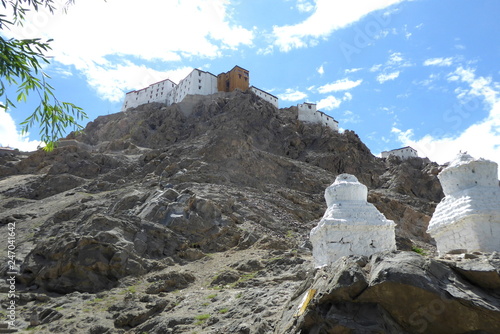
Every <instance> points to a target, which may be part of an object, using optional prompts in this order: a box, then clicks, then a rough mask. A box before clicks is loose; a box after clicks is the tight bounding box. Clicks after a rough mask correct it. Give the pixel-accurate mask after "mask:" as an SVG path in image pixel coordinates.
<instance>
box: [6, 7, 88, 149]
mask: <svg viewBox="0 0 500 334" xmlns="http://www.w3.org/2000/svg"><path fill="white" fill-rule="evenodd" d="M69 3H72V1H68V2H67V4H69ZM1 4H2V6H3V7H4V8H7V6H10V7H11V8H12V17H13V19H12V22H11V21H8V20H7V19H6V16H5V15H0V29H4V28H8V27H9V26H10V25H13V24H20V25H22V22H23V21H24V20H25V15H26V13H27V12H28V11H29V8H28V7H30V6H31V7H32V8H33V9H34V10H38V9H39V7H40V6H45V7H46V8H48V9H49V11H50V12H51V13H53V11H54V9H55V7H54V6H53V1H52V0H24V1H23V0H9V1H7V0H1ZM22 4H25V5H28V7H23V6H22ZM50 42H51V40H48V41H46V42H43V41H41V40H40V39H39V38H35V39H20V40H19V39H14V38H11V39H5V38H3V37H2V36H0V97H4V98H5V102H4V104H3V105H2V104H0V108H4V109H5V110H7V109H8V108H15V107H16V105H15V103H14V102H13V101H12V99H10V98H9V96H7V94H6V88H7V86H17V96H16V102H26V101H27V99H28V96H29V95H30V94H35V95H36V96H38V97H39V99H40V104H39V105H38V106H37V107H36V108H35V110H34V112H33V113H32V114H31V115H30V116H29V117H28V118H27V119H26V120H25V121H23V122H22V123H21V125H22V133H23V134H26V133H27V132H28V131H29V129H30V128H32V127H33V126H34V125H35V124H39V125H40V139H41V140H42V141H43V142H45V143H46V146H45V150H47V151H51V150H52V149H53V148H54V146H55V141H56V140H57V139H58V138H60V137H62V136H63V135H64V130H65V128H67V127H70V126H72V127H74V129H75V130H80V129H82V126H81V125H79V124H78V123H77V121H78V120H83V119H85V118H86V117H87V114H86V113H85V112H84V111H83V109H82V108H80V107H78V106H76V105H74V104H73V103H70V102H61V101H59V100H58V99H57V98H56V96H55V94H54V87H52V86H51V85H50V84H49V83H48V82H47V80H48V79H50V77H49V75H47V74H46V73H45V72H44V71H43V66H44V65H47V64H49V60H48V59H47V58H48V57H46V56H45V54H46V53H47V52H48V51H50V50H51V48H50V45H49V43H50Z"/></svg>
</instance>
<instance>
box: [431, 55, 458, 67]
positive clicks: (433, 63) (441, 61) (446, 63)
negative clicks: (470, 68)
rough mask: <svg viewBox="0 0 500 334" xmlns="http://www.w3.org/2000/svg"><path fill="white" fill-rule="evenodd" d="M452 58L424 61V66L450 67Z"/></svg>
mask: <svg viewBox="0 0 500 334" xmlns="http://www.w3.org/2000/svg"><path fill="white" fill-rule="evenodd" d="M451 65H453V58H451V57H448V58H430V59H427V60H425V61H424V66H451Z"/></svg>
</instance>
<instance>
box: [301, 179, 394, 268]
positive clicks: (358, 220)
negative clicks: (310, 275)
mask: <svg viewBox="0 0 500 334" xmlns="http://www.w3.org/2000/svg"><path fill="white" fill-rule="evenodd" d="M367 198H368V189H367V187H366V186H365V185H363V184H361V183H360V182H358V179H357V178H356V177H355V176H354V175H350V174H340V175H339V176H337V178H336V180H335V182H334V183H333V184H332V185H331V186H329V187H328V188H327V189H326V190H325V200H326V204H327V205H328V208H327V209H326V212H325V214H324V216H323V218H322V219H321V221H320V222H319V224H318V225H317V226H316V227H315V228H313V229H312V230H311V233H310V240H311V243H312V245H313V251H312V253H313V258H314V263H315V266H316V267H321V266H324V265H328V264H331V263H333V262H335V261H336V260H337V259H339V258H341V257H342V256H348V255H365V256H370V255H372V254H374V253H378V252H381V251H392V250H395V249H396V237H395V232H394V229H395V224H394V222H393V221H392V220H388V219H386V218H385V216H384V215H383V214H382V213H380V212H379V211H378V210H377V208H375V206H374V205H373V204H371V203H368V201H367Z"/></svg>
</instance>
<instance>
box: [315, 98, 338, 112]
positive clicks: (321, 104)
mask: <svg viewBox="0 0 500 334" xmlns="http://www.w3.org/2000/svg"><path fill="white" fill-rule="evenodd" d="M341 103H342V100H341V99H338V98H336V97H335V96H333V95H329V96H327V97H325V98H324V99H322V100H320V101H318V103H317V104H316V106H317V108H318V110H320V109H322V110H333V109H336V108H338V107H339V106H340V104H341Z"/></svg>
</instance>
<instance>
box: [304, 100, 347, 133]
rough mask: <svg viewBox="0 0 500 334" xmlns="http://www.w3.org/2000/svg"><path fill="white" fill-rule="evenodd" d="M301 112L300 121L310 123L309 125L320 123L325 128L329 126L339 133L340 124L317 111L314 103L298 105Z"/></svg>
mask: <svg viewBox="0 0 500 334" xmlns="http://www.w3.org/2000/svg"><path fill="white" fill-rule="evenodd" d="M297 108H298V112H299V117H298V119H299V121H302V122H309V123H319V124H322V125H325V126H328V127H329V128H331V129H332V130H334V131H339V124H338V122H337V121H335V120H334V119H333V117H330V116H328V115H326V114H325V113H322V112H321V111H318V110H316V104H313V103H302V104H298V105H297Z"/></svg>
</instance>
